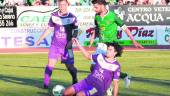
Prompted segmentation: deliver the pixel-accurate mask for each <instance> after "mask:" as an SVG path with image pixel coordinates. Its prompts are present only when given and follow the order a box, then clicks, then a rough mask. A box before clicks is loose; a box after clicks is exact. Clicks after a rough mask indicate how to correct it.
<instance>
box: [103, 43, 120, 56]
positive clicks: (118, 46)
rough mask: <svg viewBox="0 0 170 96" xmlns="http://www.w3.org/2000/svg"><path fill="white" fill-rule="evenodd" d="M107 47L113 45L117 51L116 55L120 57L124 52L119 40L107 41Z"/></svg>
mask: <svg viewBox="0 0 170 96" xmlns="http://www.w3.org/2000/svg"><path fill="white" fill-rule="evenodd" d="M106 45H107V47H109V46H113V47H114V49H115V51H116V52H117V54H116V55H115V57H120V56H121V55H122V53H123V47H122V46H120V45H119V43H117V42H112V43H110V42H109V43H106Z"/></svg>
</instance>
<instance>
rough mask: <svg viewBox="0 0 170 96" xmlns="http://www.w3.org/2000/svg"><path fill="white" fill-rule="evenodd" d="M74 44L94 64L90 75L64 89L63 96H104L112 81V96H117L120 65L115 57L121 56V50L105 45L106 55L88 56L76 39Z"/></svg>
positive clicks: (115, 46) (115, 44)
mask: <svg viewBox="0 0 170 96" xmlns="http://www.w3.org/2000/svg"><path fill="white" fill-rule="evenodd" d="M74 43H75V44H76V45H77V46H78V48H79V49H80V51H81V52H82V53H83V55H84V56H85V57H86V58H87V59H90V60H93V61H94V62H95V63H96V64H95V67H94V70H93V71H92V73H90V74H89V75H88V76H87V77H86V78H85V79H83V80H82V81H80V82H78V83H76V84H74V85H72V86H70V87H68V88H66V89H65V91H64V93H63V95H64V96H72V95H74V94H76V95H77V96H104V95H105V94H106V91H107V89H108V88H109V86H110V85H111V83H112V80H114V85H113V88H114V89H113V90H114V91H113V94H114V95H113V96H117V95H118V80H119V76H120V64H119V63H118V61H117V60H116V57H118V56H121V54H122V51H123V48H122V47H121V46H120V45H119V44H118V43H115V42H113V43H106V44H107V53H106V55H104V54H95V55H91V54H89V53H88V52H87V51H86V50H85V49H84V48H83V47H82V46H81V45H80V43H79V42H78V40H77V39H75V40H74Z"/></svg>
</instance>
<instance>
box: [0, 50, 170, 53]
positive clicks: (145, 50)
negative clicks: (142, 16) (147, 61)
mask: <svg viewBox="0 0 170 96" xmlns="http://www.w3.org/2000/svg"><path fill="white" fill-rule="evenodd" d="M124 51H125V52H130V51H132V52H133V51H134V52H135V51H136V52H142V51H170V49H143V50H140V49H137V50H133V49H132V50H130V49H129V50H128V49H127V50H124ZM74 52H76V53H77V52H80V51H79V50H76V51H74ZM88 52H94V51H88ZM47 53H48V52H6V53H0V54H47Z"/></svg>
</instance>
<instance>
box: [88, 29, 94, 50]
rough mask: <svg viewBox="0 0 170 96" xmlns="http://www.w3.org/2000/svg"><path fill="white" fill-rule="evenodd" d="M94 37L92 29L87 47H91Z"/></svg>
mask: <svg viewBox="0 0 170 96" xmlns="http://www.w3.org/2000/svg"><path fill="white" fill-rule="evenodd" d="M94 39H95V31H94V30H92V31H91V34H90V44H89V47H91V46H92V45H93V42H94Z"/></svg>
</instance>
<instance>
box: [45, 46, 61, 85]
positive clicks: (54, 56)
mask: <svg viewBox="0 0 170 96" xmlns="http://www.w3.org/2000/svg"><path fill="white" fill-rule="evenodd" d="M58 58H59V53H57V48H56V47H55V46H53V45H52V46H51V47H50V49H49V54H48V64H47V65H46V67H45V73H44V88H48V86H49V83H50V79H51V75H52V71H53V69H54V65H55V64H56V62H57V60H58Z"/></svg>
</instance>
